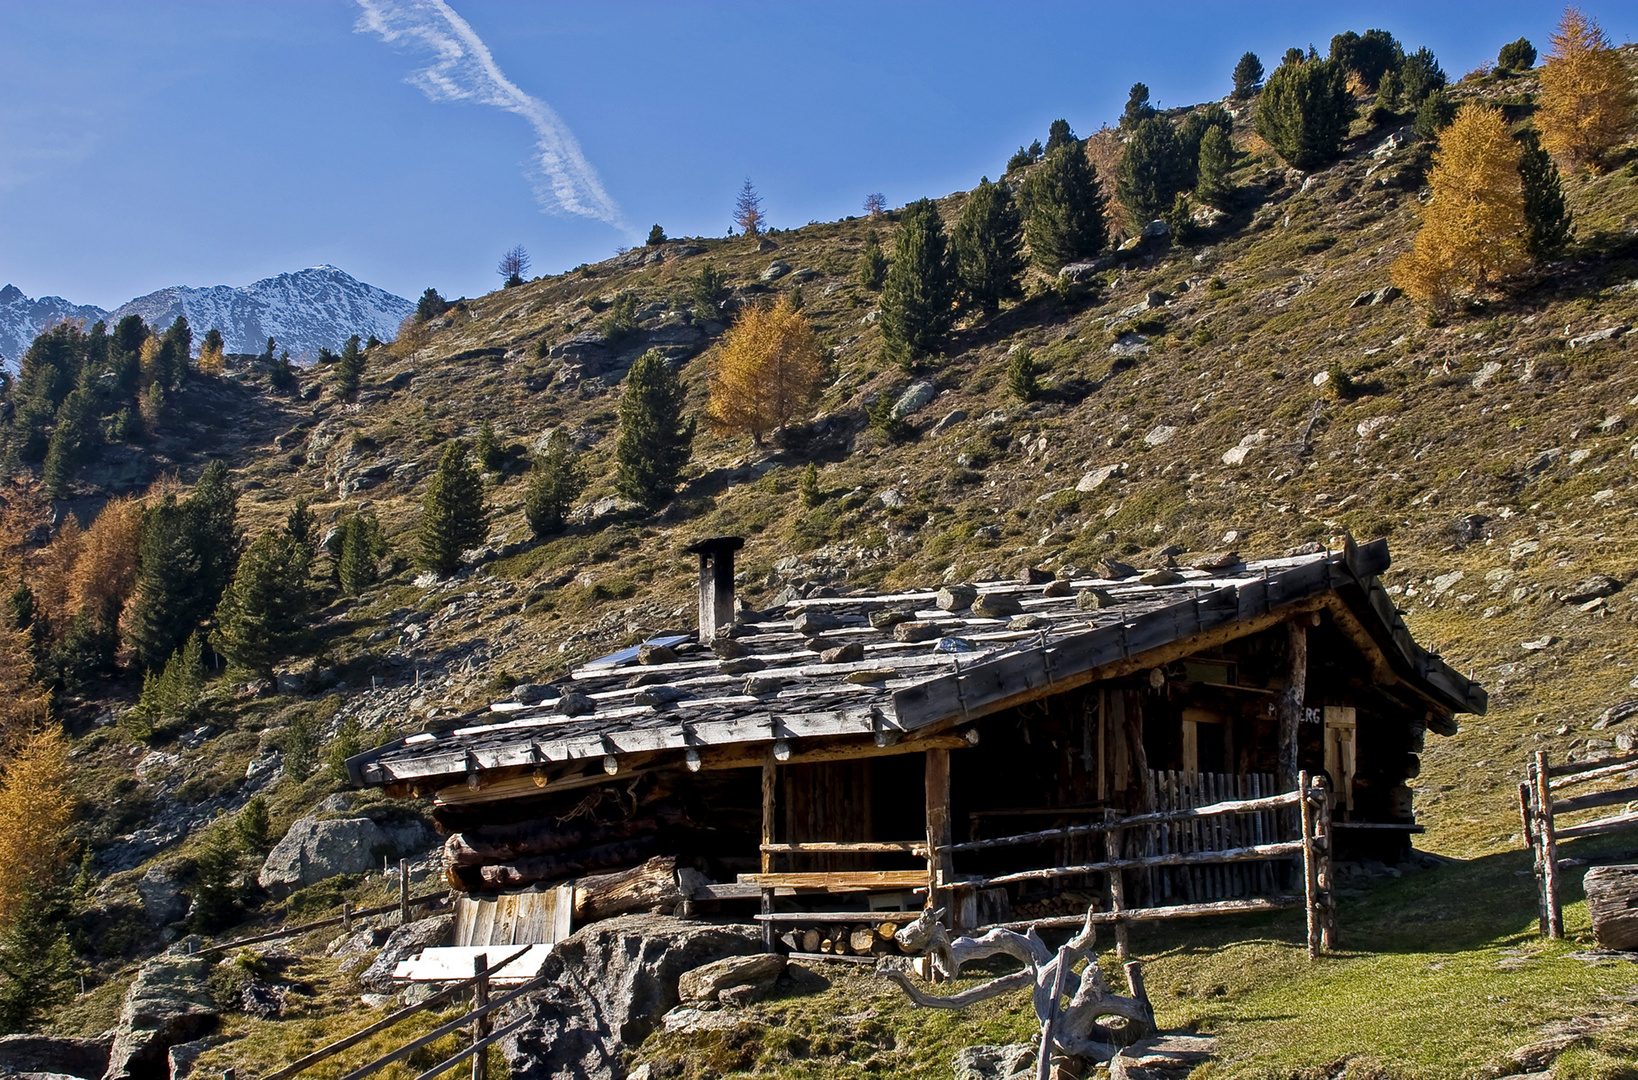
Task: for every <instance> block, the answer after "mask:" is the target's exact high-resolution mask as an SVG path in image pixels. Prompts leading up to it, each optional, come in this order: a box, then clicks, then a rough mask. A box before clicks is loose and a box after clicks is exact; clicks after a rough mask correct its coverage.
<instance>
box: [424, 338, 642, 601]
mask: <svg viewBox="0 0 1638 1080" xmlns="http://www.w3.org/2000/svg"><path fill="white" fill-rule="evenodd" d="M633 367H634V369H635V365H633ZM488 536H489V517H488V512H487V511H486V509H485V508H484V503H483V478H482V477H481V476H479V475H478V470H477V469H475V468H473V467H472V463H471V462H470V461H469V460H468V457H467V452H466V444H465V443H463V442H461V441H460V440H459V439H456V440H455V441H453V442H451V443H450V444H449V445H447V446H445V447H444V453H443V456H442V457H440V458H439V459H438V471H437V472H436V473H435V474H433V477H432V480H431V481H430V482H429V483H428V484H427V490H426V494H425V495H424V496H422V498H421V524H420V527H419V529H418V530H417V540H418V542H419V545H420V549H421V552H420V554H421V565H422V566H424V567H426V568H427V569H429V570H432V571H434V572H436V573H439V574H450V573H453V572H454V571H455V568H456V567H458V566H460V565H461V555H462V553H463V552H465V551H467V550H468V549H470V548H475V547H477V546H478V545H479V544H481V543H483V542H484V540H485V539H486V538H487V537H488Z"/></svg>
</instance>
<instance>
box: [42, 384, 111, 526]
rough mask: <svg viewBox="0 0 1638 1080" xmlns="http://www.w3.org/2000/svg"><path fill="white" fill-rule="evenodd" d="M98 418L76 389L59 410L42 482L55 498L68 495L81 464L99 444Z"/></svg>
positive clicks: (81, 392)
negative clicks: (97, 441)
mask: <svg viewBox="0 0 1638 1080" xmlns="http://www.w3.org/2000/svg"><path fill="white" fill-rule="evenodd" d="M96 437H97V417H96V414H95V412H94V410H93V408H92V403H91V402H90V401H89V400H88V395H87V394H86V392H85V391H83V390H74V391H72V392H70V393H69V395H68V397H66V398H64V399H63V403H62V406H61V407H60V408H59V409H58V410H57V426H56V427H55V428H53V429H52V432H51V441H50V443H48V444H47V448H46V456H45V467H44V469H43V470H42V472H41V476H40V481H41V483H43V484H44V485H45V489H46V492H47V493H48V494H50V495H51V497H52V498H54V499H61V498H64V497H66V496H67V495H68V489H69V486H70V485H71V484H73V482H74V480H75V478H76V477H78V476H79V473H80V464H81V463H82V462H83V461H84V460H85V458H86V456H87V454H88V453H89V451H90V450H91V449H92V447H94V446H95V445H96Z"/></svg>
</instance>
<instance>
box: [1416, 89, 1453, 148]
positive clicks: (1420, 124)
mask: <svg viewBox="0 0 1638 1080" xmlns="http://www.w3.org/2000/svg"><path fill="white" fill-rule="evenodd" d="M1454 119H1456V103H1455V102H1453V101H1451V100H1450V99H1449V98H1448V97H1446V96H1445V92H1444V91H1443V90H1435V91H1433V92H1432V93H1431V94H1429V95H1428V96H1427V97H1425V98H1423V99H1422V104H1421V105H1420V106H1418V107H1417V109H1416V121H1415V123H1414V124H1413V125H1412V127H1413V128H1414V130H1415V131H1416V134H1418V135H1420V136H1421V137H1422V138H1424V139H1436V138H1438V137H1439V133H1440V132H1441V131H1443V130H1444V129H1445V128H1447V127H1449V126H1450V122H1451V121H1452V120H1454Z"/></svg>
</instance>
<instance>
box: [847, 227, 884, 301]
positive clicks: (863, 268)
mask: <svg viewBox="0 0 1638 1080" xmlns="http://www.w3.org/2000/svg"><path fill="white" fill-rule="evenodd" d="M886 279H887V256H886V255H884V254H883V253H882V242H881V240H880V238H879V237H877V235H876V230H874V229H872V230H871V231H870V234H869V235H868V236H866V237H865V244H864V248H863V249H862V250H860V252H859V261H858V262H856V263H854V264H853V280H854V281H857V282H858V283H859V285H860V286H861V287H862V288H866V289H870V290H871V291H872V292H874V291H875V290H877V289H879V288H881V287H882V282H883V281H885V280H886Z"/></svg>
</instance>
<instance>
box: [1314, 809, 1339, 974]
mask: <svg viewBox="0 0 1638 1080" xmlns="http://www.w3.org/2000/svg"><path fill="white" fill-rule="evenodd" d="M1313 784H1314V789H1315V790H1316V791H1317V792H1319V796H1320V803H1319V810H1318V820H1316V821H1315V823H1314V825H1315V830H1314V831H1315V839H1316V841H1317V844H1316V846H1317V847H1318V848H1319V887H1320V897H1321V904H1322V908H1321V918H1320V946H1321V947H1322V948H1324V950H1325V951H1326V952H1333V951H1335V949H1336V947H1337V889H1336V881H1335V879H1333V878H1332V876H1331V867H1332V858H1331V855H1332V844H1333V843H1334V842H1335V841H1336V833H1334V832H1333V831H1332V829H1331V820H1332V818H1333V817H1334V816H1335V814H1336V796H1335V795H1334V794H1333V793H1332V791H1331V788H1330V786H1329V785H1328V784H1326V782H1325V778H1324V777H1323V776H1316V777H1314V780H1313Z"/></svg>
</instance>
